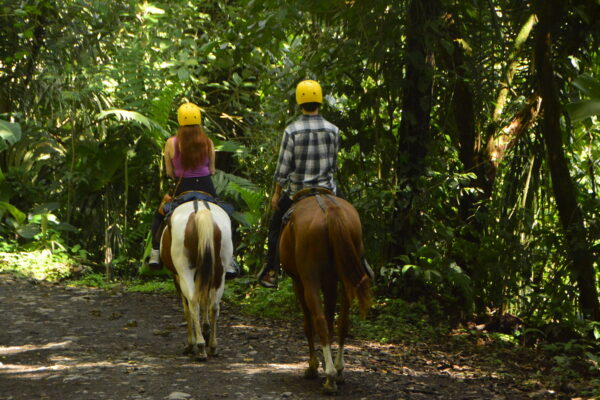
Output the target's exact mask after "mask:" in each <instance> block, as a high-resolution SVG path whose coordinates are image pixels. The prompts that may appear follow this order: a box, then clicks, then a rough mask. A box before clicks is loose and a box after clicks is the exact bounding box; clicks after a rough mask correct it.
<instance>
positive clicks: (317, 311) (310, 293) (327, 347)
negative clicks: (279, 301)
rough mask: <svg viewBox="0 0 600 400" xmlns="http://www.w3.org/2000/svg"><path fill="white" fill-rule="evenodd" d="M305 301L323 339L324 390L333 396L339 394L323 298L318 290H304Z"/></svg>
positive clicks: (315, 327)
mask: <svg viewBox="0 0 600 400" xmlns="http://www.w3.org/2000/svg"><path fill="white" fill-rule="evenodd" d="M304 301H305V302H306V306H307V307H308V309H309V310H310V313H311V315H312V323H313V326H314V329H315V330H316V331H317V335H319V338H320V339H321V349H322V351H323V361H324V363H325V376H326V379H325V383H324V384H323V390H324V392H325V393H327V394H333V393H336V392H337V385H336V383H335V376H336V370H335V367H334V366H333V358H332V356H331V341H330V339H329V338H330V335H329V331H328V329H327V320H326V319H325V314H324V313H323V307H322V305H321V297H320V296H319V291H318V289H317V288H307V287H305V288H304Z"/></svg>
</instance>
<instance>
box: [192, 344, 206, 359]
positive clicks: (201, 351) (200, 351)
mask: <svg viewBox="0 0 600 400" xmlns="http://www.w3.org/2000/svg"><path fill="white" fill-rule="evenodd" d="M194 356H195V357H194V359H195V360H196V361H206V360H208V356H207V355H206V347H205V346H204V345H203V344H198V345H196V346H195V347H194Z"/></svg>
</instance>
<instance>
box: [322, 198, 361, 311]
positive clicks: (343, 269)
mask: <svg viewBox="0 0 600 400" xmlns="http://www.w3.org/2000/svg"><path fill="white" fill-rule="evenodd" d="M325 218H326V220H327V231H328V236H329V243H330V245H331V248H332V250H333V260H334V263H335V268H336V271H337V274H338V276H339V278H340V280H341V281H342V285H343V287H344V294H345V296H346V298H347V299H348V302H349V303H350V304H352V301H353V300H354V299H355V298H357V299H358V306H359V309H360V314H361V315H362V316H363V317H364V316H365V315H366V314H367V311H368V309H369V307H370V306H371V283H370V280H369V276H368V275H367V272H366V270H365V267H364V266H363V264H362V258H361V249H360V243H356V242H355V241H354V240H353V238H352V233H351V231H350V230H349V227H348V226H347V223H346V221H347V220H346V219H345V216H344V212H343V210H342V209H341V208H340V207H339V206H338V205H335V204H331V205H330V206H329V207H328V208H327V212H326V217H325Z"/></svg>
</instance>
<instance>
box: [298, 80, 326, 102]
mask: <svg viewBox="0 0 600 400" xmlns="http://www.w3.org/2000/svg"><path fill="white" fill-rule="evenodd" d="M296 103H298V104H304V103H320V104H323V91H322V90H321V85H319V82H317V81H313V80H306V81H302V82H300V83H299V84H298V86H296Z"/></svg>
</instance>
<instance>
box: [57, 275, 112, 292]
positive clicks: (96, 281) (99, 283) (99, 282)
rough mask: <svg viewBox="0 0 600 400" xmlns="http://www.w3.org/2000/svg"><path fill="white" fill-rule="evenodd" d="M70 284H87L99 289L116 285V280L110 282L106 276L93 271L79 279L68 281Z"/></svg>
mask: <svg viewBox="0 0 600 400" xmlns="http://www.w3.org/2000/svg"><path fill="white" fill-rule="evenodd" d="M67 285H69V286H85V287H95V288H99V289H111V288H113V287H114V286H115V283H114V282H108V281H107V280H106V276H104V275H102V274H98V273H91V274H86V275H84V276H82V277H81V278H79V279H72V280H69V281H67Z"/></svg>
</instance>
